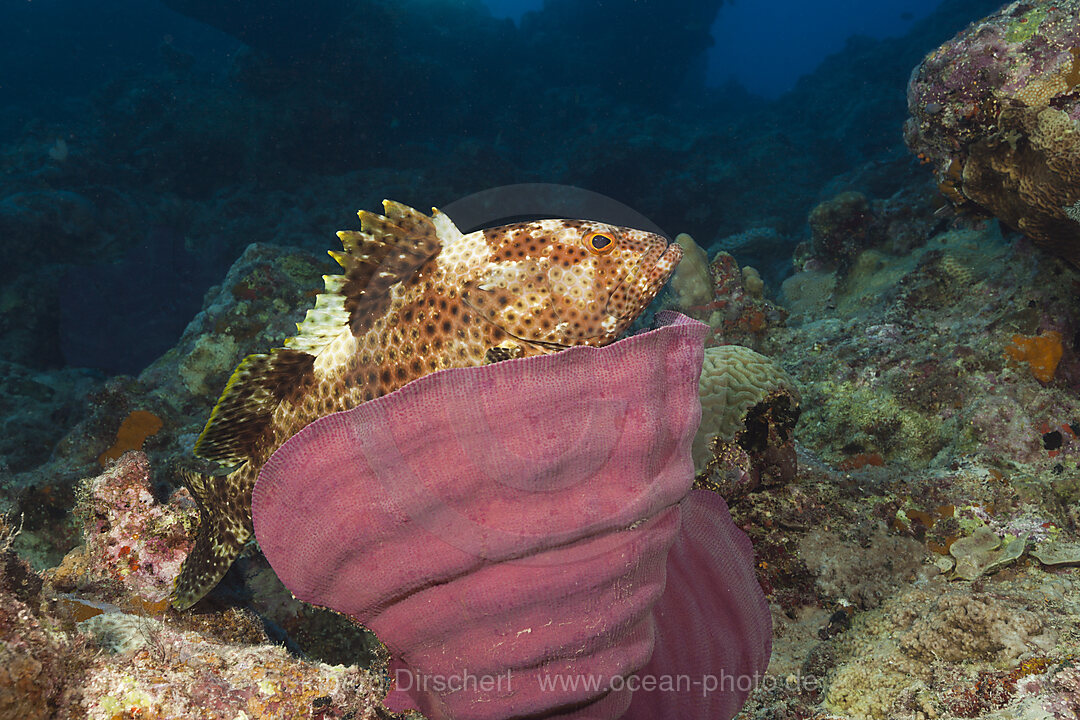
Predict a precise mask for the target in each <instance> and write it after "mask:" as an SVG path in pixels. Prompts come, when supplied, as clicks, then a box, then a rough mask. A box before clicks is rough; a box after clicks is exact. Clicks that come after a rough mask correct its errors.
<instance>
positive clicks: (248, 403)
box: [195, 348, 315, 465]
mask: <svg viewBox="0 0 1080 720" xmlns="http://www.w3.org/2000/svg"><path fill="white" fill-rule="evenodd" d="M314 362H315V356H313V355H311V354H310V353H306V352H302V351H300V350H292V349H285V348H278V349H276V350H273V351H271V353H270V354H269V355H248V356H247V357H246V358H244V359H243V360H241V361H240V364H239V365H237V366H236V370H234V371H233V374H232V377H230V378H229V382H228V384H227V385H225V390H224V392H222V393H221V398H220V399H219V400H218V401H217V405H215V406H214V409H213V410H212V411H211V413H210V419H209V420H207V421H206V427H205V428H204V429H203V431H202V434H201V435H199V439H198V440H197V441H196V442H195V454H196V455H198V456H199V457H201V458H206V459H207V460H213V461H214V462H219V463H221V464H223V465H239V464H240V463H242V462H244V461H246V460H248V459H249V458H250V457H252V455H253V451H254V448H255V444H256V442H257V441H258V440H259V438H261V437H262V436H263V434H264V433H265V431H266V428H267V426H268V425H269V423H270V418H271V416H272V415H273V413H274V409H275V408H277V406H278V404H279V403H280V402H281V401H282V400H283V399H284V398H285V397H287V396H288V394H289V393H290V392H292V391H293V390H295V389H296V388H298V387H300V386H301V384H302V382H303V379H304V376H306V375H308V374H310V373H311V370H312V365H313V364H314Z"/></svg>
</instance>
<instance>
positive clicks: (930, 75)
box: [904, 0, 1080, 265]
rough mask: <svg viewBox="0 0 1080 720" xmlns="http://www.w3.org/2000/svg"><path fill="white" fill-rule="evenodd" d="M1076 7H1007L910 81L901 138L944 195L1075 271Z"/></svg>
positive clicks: (1079, 95)
mask: <svg viewBox="0 0 1080 720" xmlns="http://www.w3.org/2000/svg"><path fill="white" fill-rule="evenodd" d="M1078 86H1080V0H1064V1H1063V2H1054V3H1049V2H1041V3H1028V2H1013V3H1010V4H1008V5H1005V6H1004V7H1002V8H1001V9H1000V10H999V11H998V12H996V13H994V14H993V15H990V16H989V17H987V18H984V19H983V20H981V21H979V22H977V23H974V24H972V25H971V26H970V27H968V28H967V30H965V31H964V32H962V33H960V34H959V35H957V36H956V37H954V38H953V39H952V40H949V41H948V42H947V43H945V44H944V45H942V46H941V47H939V48H938V49H936V50H934V51H933V52H932V53H930V54H929V55H928V56H927V57H926V58H925V59H924V60H923V62H922V64H921V65H919V66H918V67H917V68H916V69H915V71H914V72H913V74H912V76H911V82H910V84H909V85H908V111H909V113H910V115H911V117H910V118H909V119H908V121H907V123H906V124H905V128H904V134H905V139H906V141H907V144H908V147H909V148H911V150H912V152H914V153H917V154H918V155H919V157H920V158H922V159H923V160H924V161H925V162H928V163H932V164H933V165H934V167H935V169H936V172H937V176H938V180H939V187H940V189H941V191H942V193H943V194H945V195H946V196H947V197H948V198H949V199H950V200H952V201H953V203H955V204H956V205H958V206H961V207H965V208H968V209H971V210H976V211H983V212H988V213H990V214H993V215H996V216H997V217H998V218H1000V219H1001V220H1003V221H1004V222H1006V223H1008V224H1009V225H1011V226H1012V227H1014V228H1016V229H1018V230H1020V231H1021V232H1023V233H1024V234H1026V235H1027V236H1028V237H1030V238H1031V239H1032V240H1034V241H1035V242H1036V243H1037V244H1039V245H1041V246H1042V247H1044V248H1046V249H1047V250H1049V251H1051V252H1053V253H1056V254H1058V255H1060V256H1062V257H1064V258H1066V259H1068V260H1070V261H1071V262H1073V263H1074V264H1078V265H1080V222H1078V221H1077V220H1076V219H1075V218H1072V217H1070V215H1069V214H1067V213H1066V209H1067V208H1071V207H1073V206H1075V204H1076V203H1077V201H1078V200H1080V132H1078V130H1080V125H1078V121H1080V92H1077V88H1078Z"/></svg>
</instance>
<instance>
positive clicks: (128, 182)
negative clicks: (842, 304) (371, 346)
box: [0, 0, 996, 374]
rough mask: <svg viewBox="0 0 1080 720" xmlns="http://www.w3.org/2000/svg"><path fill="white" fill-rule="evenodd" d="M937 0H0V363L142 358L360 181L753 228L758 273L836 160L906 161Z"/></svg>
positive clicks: (773, 266) (383, 190)
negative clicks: (578, 194) (505, 190)
mask: <svg viewBox="0 0 1080 720" xmlns="http://www.w3.org/2000/svg"><path fill="white" fill-rule="evenodd" d="M937 6H938V2H937V0H881V1H880V2H875V3H861V2H856V1H855V0H829V1H828V2H818V3H798V2H794V0H781V1H779V2H769V3H762V2H753V1H751V0H732V1H731V2H725V1H724V0H639V1H636V2H630V1H629V0H623V1H613V0H543V1H541V0H483V1H481V0H453V1H449V0H400V1H399V0H394V1H393V2H391V1H390V0H319V1H318V2H311V3H305V4H303V5H302V6H301V5H300V4H298V3H295V2H291V1H290V0H263V1H262V2H256V0H232V1H230V2H217V1H211V0H165V1H164V2H147V1H145V0H104V1H102V2H93V3H88V2H81V1H80V2H76V1H75V0H33V1H32V2H27V1H22V0H20V1H19V2H9V3H5V4H3V5H2V6H0V162H2V163H3V168H4V172H3V175H2V176H0V247H2V248H3V249H4V252H5V257H6V258H7V259H8V261H7V263H6V264H5V266H4V267H2V268H0V282H2V283H3V284H4V286H5V287H6V288H7V295H6V296H5V297H4V298H2V300H3V302H0V309H2V310H3V312H2V313H0V360H8V361H11V362H15V363H18V364H20V365H26V366H29V367H45V368H49V367H60V366H65V365H66V366H78V367H83V366H85V367H92V368H97V369H99V370H101V371H103V372H105V373H107V374H112V373H118V372H123V373H137V372H138V371H139V370H140V369H141V368H143V367H145V365H146V363H147V362H149V361H150V360H151V359H152V358H154V357H157V356H159V355H160V354H161V353H163V352H164V351H165V350H166V349H168V348H169V347H171V346H172V345H173V344H174V343H175V342H176V339H177V337H178V335H179V333H180V332H181V331H182V329H183V327H184V326H185V324H186V323H187V322H188V320H190V318H191V316H192V315H193V314H194V313H195V312H196V311H197V310H198V308H199V306H200V303H201V300H202V296H203V293H204V292H205V290H206V289H207V287H208V286H209V285H210V284H211V283H213V282H215V281H218V280H220V279H221V278H222V277H223V276H224V273H225V272H226V271H227V269H228V267H229V265H230V263H231V261H232V260H233V259H234V258H236V257H237V256H238V255H239V254H240V252H241V251H242V250H243V248H244V247H245V246H246V245H247V244H248V243H250V242H253V241H262V242H272V243H280V244H287V245H296V246H302V247H306V248H309V249H311V250H312V251H322V250H323V249H325V248H326V247H329V246H332V245H333V240H334V238H333V231H334V230H337V229H339V228H341V227H347V226H348V225H349V223H350V222H351V218H352V217H353V212H355V210H357V209H359V208H361V207H371V206H373V205H374V204H376V203H377V202H378V201H380V200H381V199H382V198H383V197H393V198H395V199H398V200H401V201H403V202H407V203H410V204H414V205H416V206H418V207H430V206H431V205H440V206H443V205H449V204H451V203H454V202H455V201H457V200H458V199H460V198H462V197H465V196H468V195H469V194H471V193H475V192H479V191H482V190H486V189H489V188H492V187H500V186H503V185H509V184H515V183H555V184H560V185H568V186H573V187H580V188H584V189H586V190H589V191H591V192H595V193H601V194H603V195H607V196H609V197H611V198H613V199H614V200H616V201H618V202H619V203H622V204H624V205H626V206H628V207H630V208H633V209H634V210H635V211H637V212H638V213H640V214H641V215H643V216H644V217H646V218H648V220H649V221H650V222H651V223H653V224H655V225H656V226H659V227H660V228H662V229H663V230H664V231H665V232H666V233H667V234H669V235H671V236H674V235H675V234H676V233H678V232H689V233H691V234H692V235H693V236H694V237H695V238H697V239H698V242H699V243H701V244H702V245H703V246H705V247H707V248H710V249H716V248H718V247H720V246H721V245H722V244H723V241H724V239H725V238H729V237H731V236H734V235H738V234H739V233H743V232H745V231H748V230H753V229H761V228H766V229H768V230H769V232H771V233H772V235H771V237H773V243H772V244H771V245H769V246H758V247H747V248H744V250H743V252H744V253H745V256H744V258H742V261H743V262H753V263H755V264H757V265H760V266H761V270H762V273H763V275H764V276H765V279H766V281H767V282H768V283H770V284H772V285H775V284H777V283H778V282H779V281H780V280H782V278H783V276H784V275H785V274H786V273H787V272H790V267H791V265H790V251H791V249H792V248H793V247H794V246H795V245H796V244H797V243H798V242H799V240H800V239H801V237H802V236H803V235H805V231H806V225H805V219H806V213H807V212H808V210H809V209H810V207H812V205H813V204H814V203H815V202H816V201H818V200H819V199H820V197H821V196H822V195H823V193H825V190H824V188H826V187H827V186H828V183H829V182H830V181H831V180H832V179H833V178H836V177H838V176H842V175H844V174H845V173H851V172H853V171H854V170H855V169H857V168H860V167H871V168H872V167H876V166H875V165H874V163H879V164H880V163H889V162H896V163H900V166H898V167H901V168H904V169H903V170H902V171H901V172H894V171H893V170H895V168H892V169H891V170H890V171H889V172H884V171H882V172H875V171H871V172H868V173H863V174H862V175H861V176H860V180H859V183H861V185H859V186H858V187H859V188H860V189H861V190H865V191H866V192H867V193H868V194H869V195H870V196H881V195H882V194H886V195H887V194H890V193H891V192H895V191H896V189H897V188H898V187H900V186H901V184H902V183H903V182H904V181H905V178H906V177H907V176H906V175H905V174H904V173H908V172H911V169H910V167H909V166H910V162H911V161H910V158H909V157H908V156H907V154H906V152H905V151H904V150H903V147H902V143H901V137H900V132H899V128H900V125H901V124H902V122H903V119H904V117H905V114H906V112H905V96H904V93H905V83H906V80H907V76H908V74H909V73H910V71H911V68H912V67H913V66H914V65H915V64H917V62H918V61H919V60H920V59H921V57H922V56H923V55H924V54H925V53H926V52H927V51H929V50H930V49H932V48H933V47H934V46H935V45H936V44H937V43H939V42H941V41H942V40H944V39H946V38H948V37H949V36H951V35H952V34H953V33H955V32H956V31H957V30H959V29H960V28H961V27H963V25H964V24H966V23H967V22H969V21H971V20H975V19H977V18H978V17H980V16H981V15H983V14H986V13H987V12H990V11H992V10H993V9H995V7H996V3H995V2H992V1H988V0H945V2H944V4H943V5H942V7H941V8H940V9H939V10H938V11H937V12H936V13H935V12H934V11H935V9H936V8H937ZM826 58H829V59H826ZM868 164H869V165H868ZM552 212H555V211H554V210H553V211H552ZM164 315H168V317H167V318H166V317H163V316H164ZM103 336H105V337H107V338H108V340H107V341H103Z"/></svg>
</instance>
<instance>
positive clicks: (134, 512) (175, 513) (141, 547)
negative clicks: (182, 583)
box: [69, 452, 195, 603]
mask: <svg viewBox="0 0 1080 720" xmlns="http://www.w3.org/2000/svg"><path fill="white" fill-rule="evenodd" d="M79 495H80V506H79V508H78V509H77V510H76V512H77V513H78V514H81V516H82V517H84V518H85V519H86V521H85V523H84V526H83V533H84V538H85V544H84V546H83V547H82V548H81V549H79V550H76V551H74V552H75V555H73V556H71V557H72V558H76V557H77V558H78V562H79V564H80V565H81V566H82V567H83V568H85V573H84V574H83V575H82V579H81V581H82V582H91V583H95V584H98V585H100V584H102V583H105V584H112V585H116V584H119V586H122V587H123V589H124V592H125V593H129V594H131V595H135V596H138V597H139V598H141V599H142V600H143V601H144V602H149V603H156V602H160V601H162V600H164V599H165V598H166V597H167V596H168V594H169V592H170V591H171V590H172V582H173V579H174V578H175V577H176V574H177V572H179V568H180V564H181V563H182V562H183V561H184V558H185V557H187V553H188V551H189V550H190V548H191V539H190V531H191V526H192V524H193V520H194V512H195V504H194V502H193V501H192V500H191V497H190V495H189V494H188V493H187V490H180V491H177V492H176V493H175V494H174V496H173V498H172V499H171V500H170V501H169V503H168V504H166V505H162V504H160V503H158V502H157V500H156V499H155V497H154V494H153V492H152V490H151V488H150V463H149V460H148V459H147V457H146V455H145V454H144V453H142V452H128V453H125V454H124V455H123V456H122V457H121V458H120V459H119V460H117V461H116V462H114V463H112V464H111V465H110V466H109V467H108V468H107V469H106V470H105V472H104V473H102V474H101V475H99V476H98V477H96V478H92V479H90V480H87V481H86V482H85V483H84V485H83V487H82V489H81V492H80V493H79ZM71 562H73V560H69V566H70V563H71Z"/></svg>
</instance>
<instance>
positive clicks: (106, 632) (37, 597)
mask: <svg viewBox="0 0 1080 720" xmlns="http://www.w3.org/2000/svg"><path fill="white" fill-rule="evenodd" d="M149 473H150V466H149V463H148V462H147V458H146V456H145V455H144V454H143V453H141V452H128V453H126V454H125V455H123V456H122V457H121V458H120V459H119V460H118V461H116V462H115V463H114V464H112V465H111V466H110V467H109V468H108V469H107V470H106V471H105V472H104V473H103V474H102V475H100V476H98V477H96V478H91V479H89V480H87V482H86V484H85V489H84V490H83V491H82V492H81V500H80V503H81V504H80V509H79V512H80V514H81V515H82V516H83V518H84V520H85V522H86V544H85V546H84V547H81V548H77V549H76V550H75V551H73V552H72V553H70V554H69V555H68V557H67V558H66V559H65V561H64V563H63V564H62V565H61V566H60V567H58V568H55V569H53V570H52V571H50V572H48V573H46V575H45V578H44V581H43V579H42V578H41V577H39V576H38V575H36V574H35V573H34V572H33V571H32V570H31V569H30V567H29V566H27V565H26V563H25V562H24V561H22V560H21V559H19V558H18V557H17V556H16V555H15V554H14V552H12V549H11V545H12V543H11V539H12V536H13V534H14V532H15V531H14V530H13V529H12V528H11V527H10V526H8V525H6V524H3V525H2V527H0V537H2V540H0V657H2V658H3V661H4V662H3V671H0V717H5V718H8V717H12V718H14V717H19V718H31V719H34V718H42V719H43V720H44V719H45V718H55V719H56V720H64V719H66V718H71V719H72V720H74V719H75V718H79V719H82V718H88V719H94V720H114V719H115V718H118V717H120V718H151V717H155V718H158V717H160V718H175V719H177V720H187V719H189V718H190V719H191V720H196V719H197V720H207V719H211V718H215V719H219V720H234V719H235V718H237V717H251V718H275V717H290V718H291V717H310V718H325V719H326V720H329V719H330V718H346V717H353V718H368V719H372V718H376V717H380V716H385V711H384V710H382V709H381V704H380V701H381V698H382V696H383V695H384V693H385V691H386V686H385V680H384V679H383V677H382V676H381V675H380V674H379V673H377V672H376V673H372V672H369V671H367V670H364V669H361V668H358V667H356V666H355V665H349V666H345V665H333V666H332V665H328V664H325V663H321V662H317V661H305V660H300V659H298V658H297V657H296V656H295V655H293V654H290V653H289V652H287V651H286V650H285V649H283V648H282V647H281V646H280V645H276V644H272V643H271V642H270V641H269V639H268V637H267V635H266V633H265V631H264V629H263V623H262V622H261V621H260V619H259V618H258V617H257V616H255V615H254V614H253V613H251V612H250V611H247V610H241V609H237V608H226V609H223V610H220V611H218V612H216V613H213V614H206V615H202V616H195V615H186V616H184V615H179V614H176V613H173V612H171V611H169V610H168V603H167V602H164V601H163V599H162V598H163V597H164V594H165V593H166V592H167V591H168V589H169V587H170V586H171V581H172V579H173V577H174V576H175V574H176V572H177V570H178V567H179V561H180V560H182V558H183V555H184V554H185V553H186V550H187V547H188V546H189V545H190V541H189V540H188V535H189V531H190V528H188V527H187V525H188V524H189V521H190V520H191V517H192V514H193V510H194V508H193V507H192V506H191V503H190V501H185V500H184V499H183V497H179V498H174V499H173V500H172V501H171V502H169V503H167V504H160V503H158V502H157V501H156V500H155V498H154V497H153V495H152V493H151V492H150V483H149ZM183 494H184V491H181V493H180V495H183Z"/></svg>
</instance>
